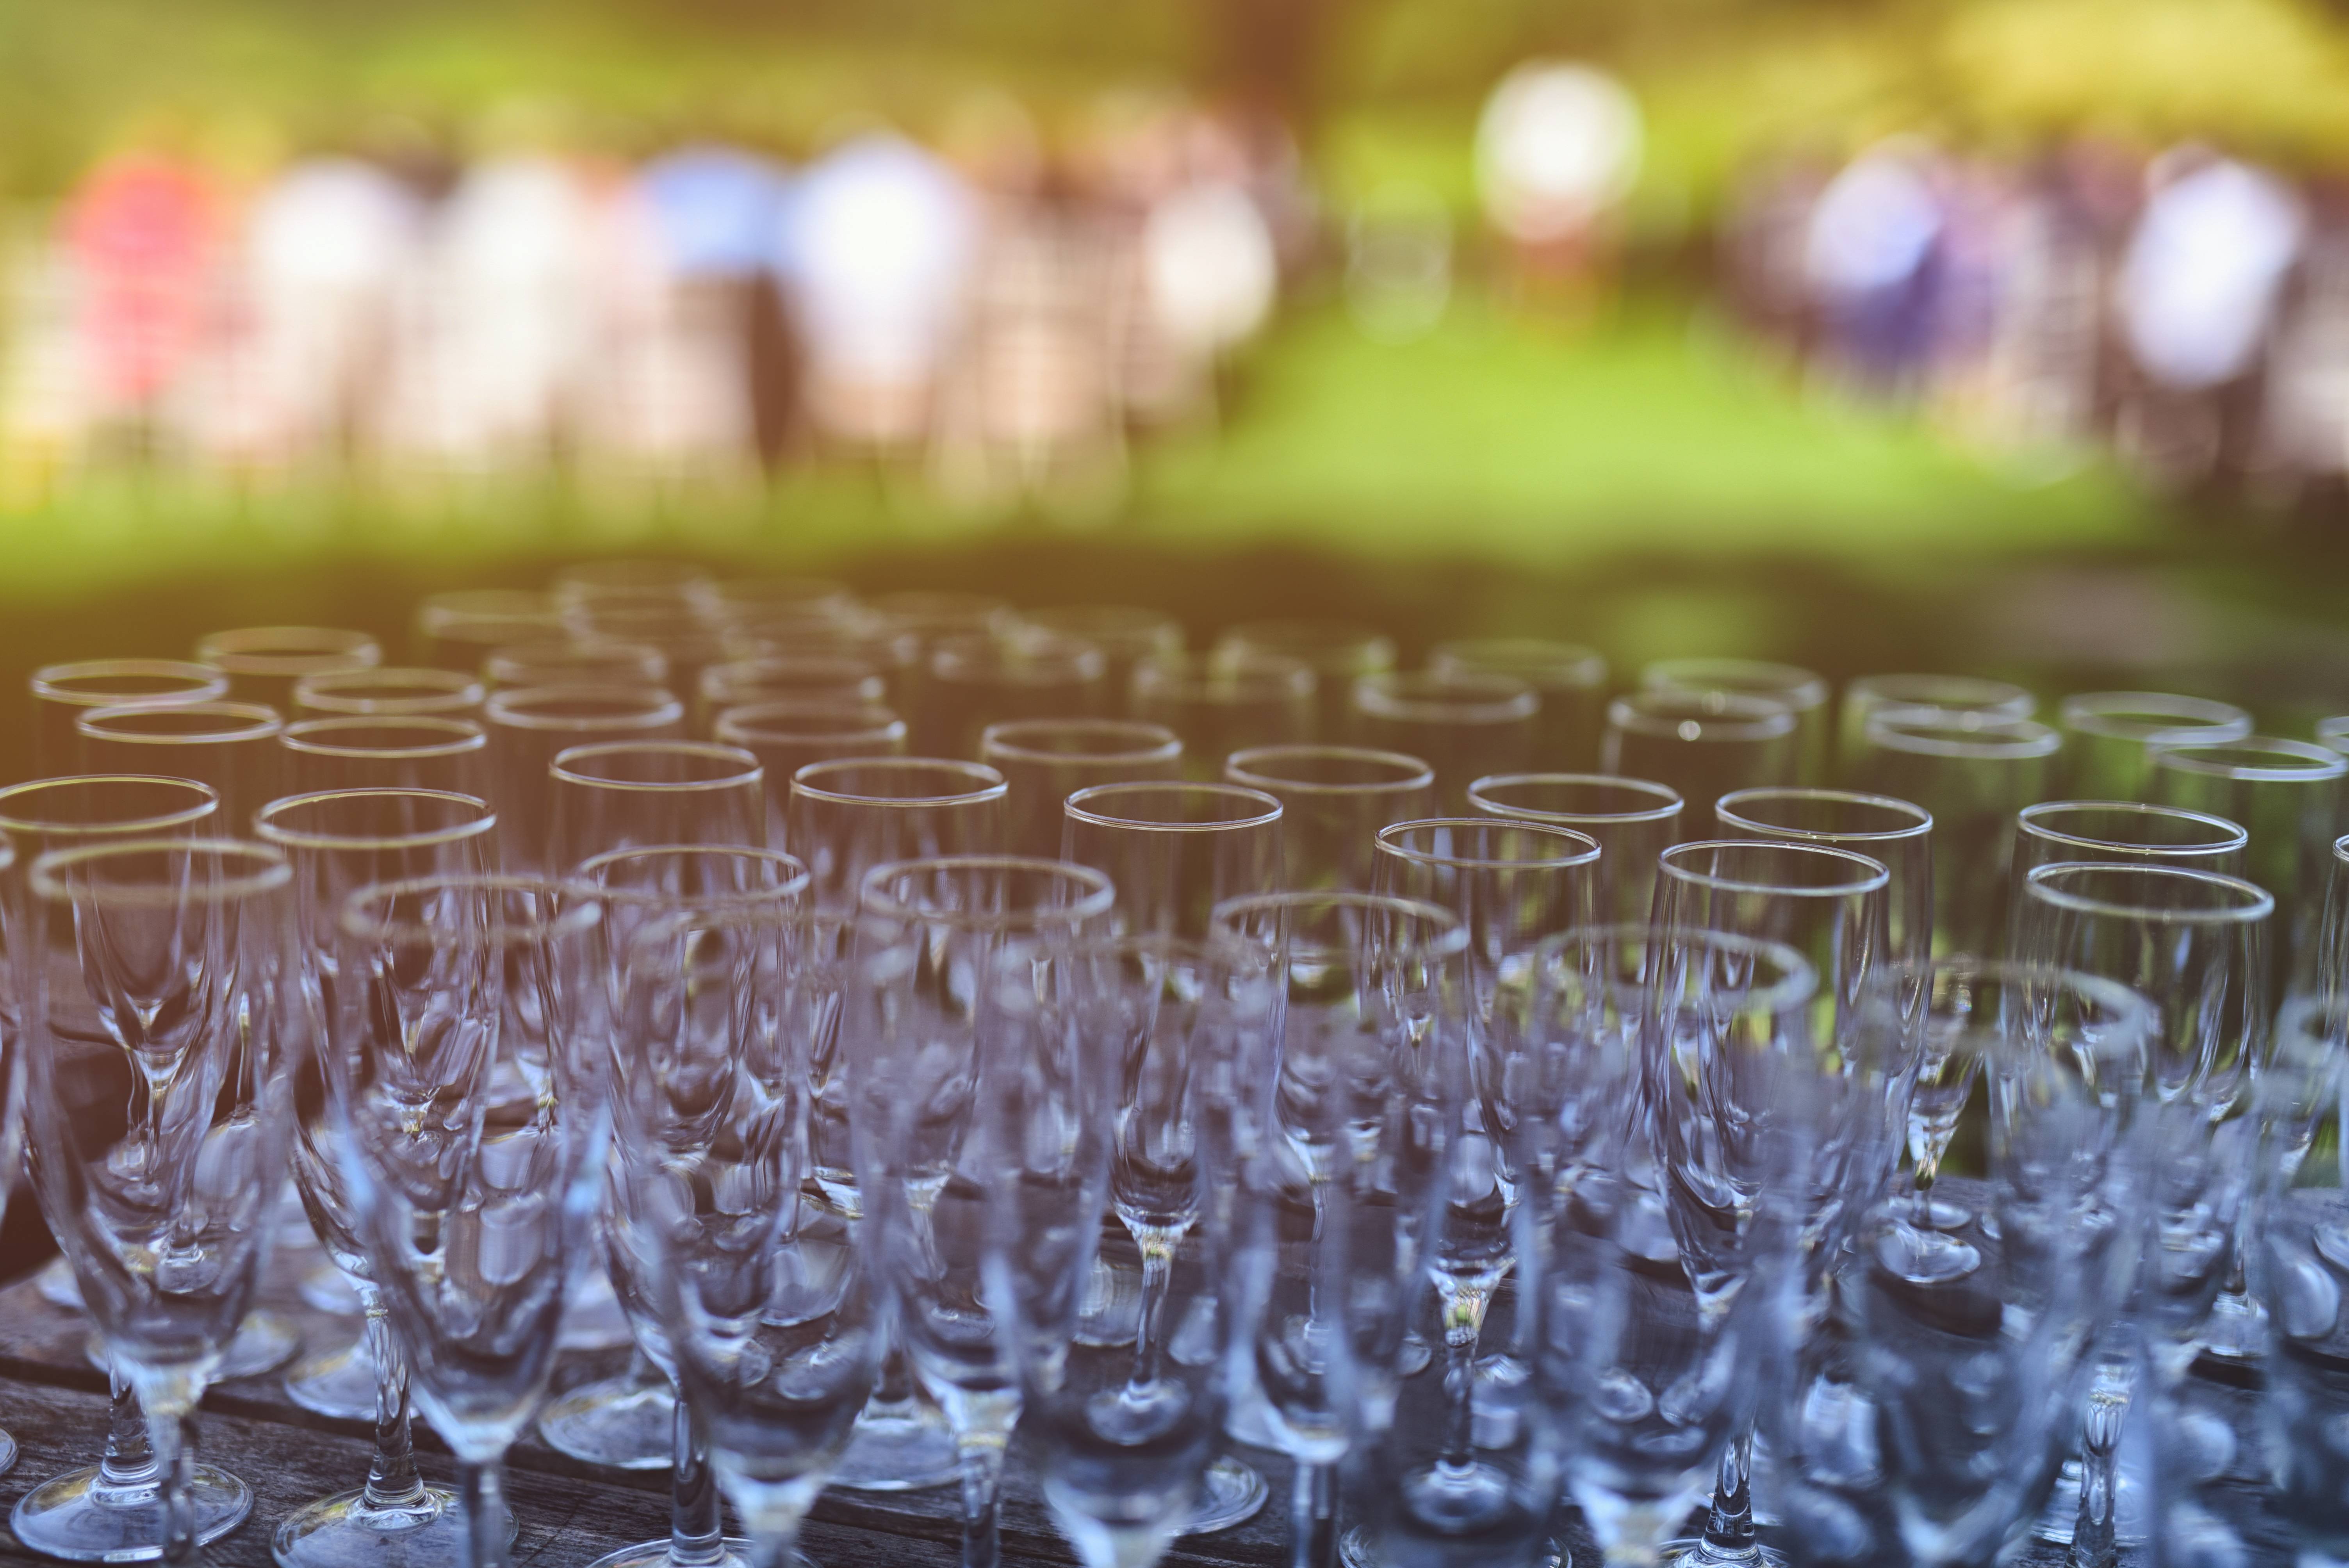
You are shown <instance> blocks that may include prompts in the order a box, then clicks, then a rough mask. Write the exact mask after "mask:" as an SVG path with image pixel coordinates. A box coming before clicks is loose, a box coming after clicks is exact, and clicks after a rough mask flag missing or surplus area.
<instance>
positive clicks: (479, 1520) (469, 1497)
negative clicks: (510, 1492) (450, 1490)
mask: <svg viewBox="0 0 2349 1568" xmlns="http://www.w3.org/2000/svg"><path fill="white" fill-rule="evenodd" d="M505 1492H506V1477H505V1464H504V1461H503V1460H491V1461H490V1462H489V1463H487V1464H469V1465H463V1466H460V1468H459V1470H458V1476H457V1496H458V1499H459V1501H460V1503H461V1505H462V1507H463V1509H464V1517H465V1557H464V1568H506V1565H507V1560H508V1558H509V1557H510V1556H511V1555H512V1547H511V1544H510V1542H509V1541H508V1539H507V1536H506V1496H505Z"/></svg>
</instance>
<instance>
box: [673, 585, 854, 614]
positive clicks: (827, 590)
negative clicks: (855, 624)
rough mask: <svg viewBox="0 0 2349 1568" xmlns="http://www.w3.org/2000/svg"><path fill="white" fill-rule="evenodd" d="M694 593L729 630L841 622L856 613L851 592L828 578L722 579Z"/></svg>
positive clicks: (701, 587) (845, 586) (847, 587)
mask: <svg viewBox="0 0 2349 1568" xmlns="http://www.w3.org/2000/svg"><path fill="white" fill-rule="evenodd" d="M697 593H698V596H699V598H700V599H701V601H702V603H705V604H707V605H708V606H709V612H710V614H713V615H715V616H716V617H717V618H718V620H719V624H723V625H728V626H741V625H755V624H758V623H759V622H761V621H768V620H775V619H781V618H789V619H797V620H817V621H825V620H843V619H845V618H847V617H849V616H851V615H854V614H856V613H857V609H858V605H857V603H856V594H855V593H854V590H852V589H851V588H850V587H849V586H848V584H846V583H835V582H833V580H832V579H830V578H829V577H791V576H780V577H721V578H719V580H718V581H716V582H714V583H705V584H703V585H701V586H700V587H699V588H698V590H697Z"/></svg>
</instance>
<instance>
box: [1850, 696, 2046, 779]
mask: <svg viewBox="0 0 2349 1568" xmlns="http://www.w3.org/2000/svg"><path fill="white" fill-rule="evenodd" d="M1883 707H1930V708H1935V709H1938V710H1940V712H1942V713H1947V714H1954V715H1956V716H1957V718H1958V722H1960V723H1961V724H1967V723H1974V724H1979V723H1981V722H1982V721H1984V720H1986V719H2001V718H2030V717H2033V716H2035V715H2036V714H2037V713H2038V711H2039V699H2038V698H2037V697H2035V696H2032V695H2031V693H2030V692H2028V691H2026V690H2024V689H2023V687H2022V686H2016V685H2015V684H2013V682H2012V681H1994V680H1985V679H1983V678H1982V676H1860V677H1859V678H1858V679H1857V680H1855V681H1851V682H1848V683H1847V684H1846V685H1845V686H1844V688H1843V709H1842V713H1841V716H1840V717H1839V718H1838V720H1837V734H1836V754H1837V758H1839V760H1840V765H1841V766H1842V767H1843V768H1844V769H1847V770H1848V769H1849V768H1850V767H1851V765H1852V763H1853V762H1854V761H1855V760H1856V759H1857V758H1858V757H1859V755H1860V753H1861V751H1862V750H1863V749H1864V744H1863V743H1864V742H1865V740H1866V738H1867V735H1868V716H1869V715H1871V714H1873V713H1875V712H1876V710H1877V709H1878V708H1883Z"/></svg>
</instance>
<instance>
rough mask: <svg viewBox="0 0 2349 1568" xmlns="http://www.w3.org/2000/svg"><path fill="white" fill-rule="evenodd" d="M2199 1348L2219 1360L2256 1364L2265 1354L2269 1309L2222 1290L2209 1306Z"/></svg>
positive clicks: (2245, 1297)
mask: <svg viewBox="0 0 2349 1568" xmlns="http://www.w3.org/2000/svg"><path fill="white" fill-rule="evenodd" d="M2199 1348H2200V1349H2201V1352H2202V1354H2203V1355H2205V1356H2216V1357H2219V1358H2220V1360H2222V1361H2256V1360H2258V1359H2259V1358H2260V1357H2262V1356H2265V1355H2266V1354H2267V1353H2268V1309H2267V1308H2266V1307H2264V1306H2261V1305H2260V1304H2259V1303H2258V1302H2256V1301H2254V1300H2252V1299H2251V1297H2250V1296H2247V1295H2237V1294H2236V1293H2234V1292H2233V1291H2224V1292H2221V1293H2220V1295H2219V1298H2218V1299H2217V1300H2216V1301H2214V1302H2212V1303H2211V1304H2210V1315H2209V1319H2208V1320H2207V1321H2206V1322H2205V1323H2204V1324H2203V1326H2202V1337H2201V1339H2200V1341H2199Z"/></svg>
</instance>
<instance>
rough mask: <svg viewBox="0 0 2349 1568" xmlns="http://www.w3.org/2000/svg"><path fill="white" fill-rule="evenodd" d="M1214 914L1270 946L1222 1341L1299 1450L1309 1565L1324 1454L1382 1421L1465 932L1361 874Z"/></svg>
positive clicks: (1298, 1524) (1435, 1177)
mask: <svg viewBox="0 0 2349 1568" xmlns="http://www.w3.org/2000/svg"><path fill="white" fill-rule="evenodd" d="M1216 929H1217V930H1218V931H1219V932H1221V933H1224V934H1228V935H1230V936H1232V937H1235V938H1237V939H1238V940H1240V941H1242V942H1245V943H1248V944H1254V945H1255V946H1256V947H1257V949H1259V950H1260V951H1262V952H1263V953H1264V954H1267V955H1268V958H1269V960H1270V964H1271V980H1272V985H1273V990H1274V1001H1273V1004H1272V1006H1273V1008H1274V1010H1275V1016H1276V1017H1277V1019H1278V1042H1277V1044H1276V1046H1275V1048H1274V1053H1273V1062H1274V1065H1273V1068H1272V1069H1271V1074H1270V1078H1271V1081H1270V1083H1269V1088H1268V1093H1269V1108H1268V1111H1267V1112H1266V1114H1267V1116H1268V1127H1267V1130H1266V1133H1265V1138H1266V1141H1267V1145H1268V1147H1267V1150H1266V1151H1265V1153H1264V1154H1263V1155H1262V1156H1261V1157H1259V1158H1257V1159H1254V1160H1250V1161H1247V1162H1245V1163H1244V1166H1243V1169H1242V1171H1241V1172H1240V1174H1241V1177H1242V1180H1243V1181H1244V1183H1245V1186H1244V1189H1243V1191H1242V1193H1241V1198H1240V1201H1241V1202H1243V1204H1244V1205H1245V1208H1244V1211H1243V1218H1242V1220H1241V1221H1240V1223H1242V1224H1243V1225H1245V1226H1246V1227H1247V1231H1246V1233H1245V1234H1244V1236H1243V1238H1242V1240H1241V1242H1240V1243H1239V1251H1240V1259H1241V1261H1240V1264H1239V1270H1240V1273H1239V1277H1238V1280H1237V1290H1236V1295H1237V1300H1238V1305H1236V1306H1235V1308H1234V1310H1235V1311H1237V1313H1239V1314H1240V1315H1241V1316H1240V1319H1239V1324H1238V1326H1237V1328H1236V1330H1235V1332H1236V1335H1237V1340H1238V1343H1239V1345H1240V1346H1241V1348H1240V1350H1239V1351H1238V1353H1237V1356H1236V1360H1237V1361H1238V1362H1239V1364H1240V1365H1241V1366H1243V1367H1246V1368H1247V1373H1246V1375H1245V1380H1244V1381H1243V1382H1242V1383H1241V1385H1240V1386H1242V1387H1247V1384H1248V1383H1249V1382H1252V1383H1253V1385H1254V1387H1255V1389H1256V1390H1257V1394H1256V1397H1257V1398H1259V1399H1260V1400H1261V1401H1262V1413H1263V1415H1264V1416H1265V1418H1266V1423H1267V1425H1268V1429H1269V1435H1270V1436H1271V1438H1272V1439H1273V1441H1274V1444H1275V1446H1276V1447H1278V1448H1279V1449H1281V1450H1282V1451H1284V1452H1286V1453H1287V1454H1288V1456H1289V1457H1290V1458H1291V1459H1293V1460H1296V1461H1297V1477H1296V1480H1295V1484H1294V1488H1293V1491H1292V1492H1291V1494H1290V1519H1289V1527H1290V1540H1289V1552H1290V1561H1291V1563H1294V1564H1296V1568H1319V1565H1322V1564H1326V1563H1329V1562H1330V1561H1331V1559H1332V1557H1333V1555H1334V1553H1336V1551H1337V1511H1336V1467H1337V1466H1338V1465H1339V1463H1340V1461H1342V1460H1345V1459H1346V1458H1347V1456H1348V1455H1349V1454H1350V1453H1353V1452H1357V1451H1360V1450H1361V1449H1362V1448H1363V1447H1364V1446H1365V1445H1367V1444H1369V1443H1371V1442H1375V1441H1377V1440H1378V1439H1380V1438H1381V1436H1382V1435H1383V1434H1384V1432H1385V1431H1386V1429H1388V1427H1389V1426H1390V1425H1391V1424H1392V1419H1393V1416H1394V1409H1395V1400H1396V1395H1397V1389H1398V1386H1399V1385H1400V1383H1401V1381H1402V1362H1403V1357H1404V1350H1403V1345H1404V1340H1405V1338H1406V1336H1407V1335H1408V1333H1409V1330H1410V1326H1411V1318H1412V1315H1413V1309H1414V1307H1415V1306H1416V1305H1418V1303H1419V1302H1420V1301H1421V1300H1422V1299H1423V1293H1424V1292H1425V1290H1426V1263H1425V1259H1424V1257H1423V1253H1422V1246H1423V1243H1425V1242H1426V1241H1427V1240H1428V1238H1429V1234H1430V1232H1431V1231H1432V1229H1433V1226H1434V1224H1435V1223H1436V1218H1435V1215H1434V1213H1433V1208H1434V1206H1435V1205H1438V1204H1441V1203H1442V1202H1444V1183H1443V1182H1442V1181H1441V1180H1440V1178H1441V1176H1442V1174H1443V1172H1444V1163H1445V1161H1446V1160H1447V1158H1448V1157H1449V1156H1450V1154H1451V1153H1452V1141H1451V1140H1450V1138H1449V1128H1450V1125H1451V1121H1452V1119H1453V1118H1454V1117H1455V1116H1456V1115H1457V1114H1458V1111H1459V1106H1460V1104H1461V1099H1462V1097H1463V1096H1464V1092H1465V1067H1466V1056H1467V1050H1466V1040H1465V1028H1464V1026H1465V1022H1466V1016H1467V1010H1468V1002H1467V997H1466V985H1465V975H1464V971H1463V968H1462V954H1463V953H1464V950H1465V948H1466V946H1467V941H1468V934H1467V931H1466V930H1465V928H1464V927H1463V926H1462V925H1461V923H1460V922H1459V920H1458V919H1457V918H1456V917H1455V916H1454V915H1453V914H1452V913H1451V912H1449V911H1448V910H1444V909H1439V908H1437V907H1436V906H1434V905H1433V904H1423V903H1413V902H1411V901H1409V900H1405V899H1392V898H1381V897H1379V896H1378V895H1376V894H1372V893H1359V892H1280V893H1267V894H1259V895H1257V896H1254V897H1248V898H1240V899H1234V900H1232V901H1230V902H1229V903H1225V904H1223V905H1221V906H1220V907H1219V908H1218V909H1217V910H1216ZM1447 1089H1449V1090H1451V1091H1452V1092H1449V1093H1447V1092H1445V1091H1446V1090H1447ZM1264 1092H1267V1091H1266V1090H1259V1093H1264Z"/></svg>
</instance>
